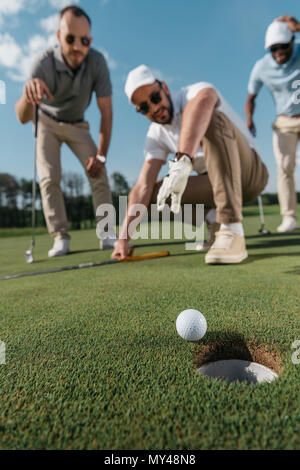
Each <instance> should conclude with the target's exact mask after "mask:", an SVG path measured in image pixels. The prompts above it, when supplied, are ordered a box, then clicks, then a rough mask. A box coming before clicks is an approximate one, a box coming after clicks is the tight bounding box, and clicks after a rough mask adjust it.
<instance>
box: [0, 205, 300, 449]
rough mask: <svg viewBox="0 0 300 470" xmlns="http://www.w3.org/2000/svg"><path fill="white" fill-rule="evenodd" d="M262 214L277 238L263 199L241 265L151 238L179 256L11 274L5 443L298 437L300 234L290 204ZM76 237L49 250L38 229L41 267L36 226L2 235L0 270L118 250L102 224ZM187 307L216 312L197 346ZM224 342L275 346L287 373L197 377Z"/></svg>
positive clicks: (241, 443) (87, 444)
mask: <svg viewBox="0 0 300 470" xmlns="http://www.w3.org/2000/svg"><path fill="white" fill-rule="evenodd" d="M265 212H266V225H267V228H269V229H270V230H272V231H273V234H272V235H270V236H268V237H262V236H260V235H259V234H258V228H259V226H260V221H259V218H258V216H257V209H255V208H248V209H246V210H245V214H246V213H247V214H248V216H247V217H246V218H245V228H246V233H247V237H248V251H249V258H248V260H247V261H246V262H244V263H243V264H240V265H236V266H207V265H205V263H204V254H199V253H195V252H189V251H185V249H184V242H181V241H173V242H172V241H171V242H169V243H168V242H166V241H153V242H151V241H148V242H144V241H140V242H138V243H137V244H138V245H139V246H140V248H137V250H136V254H139V253H144V252H150V251H160V250H169V251H170V252H171V254H172V256H170V257H168V258H164V259H157V260H151V261H145V262H139V263H123V264H117V265H110V266H103V267H100V268H91V269H86V270H81V271H71V272H63V273H58V274H49V275H43V276H38V277H31V278H24V279H19V280H11V281H1V282H0V299H1V305H0V339H1V340H2V341H4V342H5V343H6V364H5V365H4V364H3V365H0V448H1V449H176V450H177V449H191V450H192V449H300V396H299V382H300V364H299V365H294V364H293V363H292V360H291V356H292V353H293V350H292V349H291V346H292V343H293V342H294V341H295V340H300V314H299V312H300V306H299V293H300V261H299V260H300V258H299V255H300V232H299V230H298V231H296V232H293V233H292V234H287V235H278V234H275V228H276V226H277V225H278V224H279V223H280V217H279V215H278V214H279V210H278V208H277V207H266V208H265ZM299 215H300V214H299ZM72 236H73V239H72V249H73V250H74V252H73V253H72V254H70V255H69V256H67V257H63V258H60V259H52V260H49V259H48V258H47V250H48V249H49V248H50V240H49V238H48V236H47V235H39V236H38V237H37V246H36V250H35V258H36V262H35V263H34V264H33V265H30V266H27V265H26V264H25V258H24V252H25V250H26V249H28V245H29V238H28V237H18V238H4V239H2V240H1V243H0V245H1V265H0V276H1V275H4V274H13V273H17V272H24V271H34V270H41V269H50V268H52V267H59V266H66V265H73V264H78V263H85V262H89V261H100V260H105V259H109V257H110V253H109V252H99V251H98V249H97V246H98V244H97V240H96V238H95V233H94V231H86V232H74V233H73V234H72ZM186 308H196V309H198V310H200V311H201V312H202V313H203V314H204V315H205V317H206V319H207V323H208V332H207V335H206V336H205V338H204V339H203V340H202V341H200V342H199V343H198V344H191V343H187V342H185V341H184V340H182V339H181V338H180V337H179V336H178V335H177V333H176V331H175V320H176V318H177V315H178V314H179V313H180V312H181V311H182V310H184V309H186ZM224 344H225V345H226V348H225V349H226V351H225V349H224V355H225V353H226V355H227V356H228V348H229V350H230V347H232V355H234V357H236V355H237V354H238V353H237V352H236V350H235V348H234V345H235V344H239V345H240V349H241V350H242V349H243V350H244V351H246V352H247V351H248V353H249V351H250V353H251V354H252V352H253V351H254V353H255V351H257V356H255V357H261V358H262V362H263V361H264V360H267V359H268V358H271V359H272V358H273V361H274V367H276V368H277V370H278V371H279V370H280V371H281V372H280V378H279V379H278V380H277V381H276V382H273V383H272V384H263V385H257V386H247V385H244V384H239V385H237V384H231V385H226V384H225V383H224V382H219V381H215V380H213V381H212V380H210V379H208V378H204V377H200V376H198V375H197V373H196V364H195V360H196V362H197V361H198V363H199V361H200V362H201V357H203V356H205V354H206V357H207V354H208V356H209V354H213V353H209V352H207V351H213V350H214V349H219V351H220V350H221V352H222V348H223V346H224ZM230 345H231V346H230ZM250 345H251V347H250ZM205 351H206V352H205ZM229 355H230V353H229ZM299 356H300V354H299ZM197 358H198V359H197Z"/></svg>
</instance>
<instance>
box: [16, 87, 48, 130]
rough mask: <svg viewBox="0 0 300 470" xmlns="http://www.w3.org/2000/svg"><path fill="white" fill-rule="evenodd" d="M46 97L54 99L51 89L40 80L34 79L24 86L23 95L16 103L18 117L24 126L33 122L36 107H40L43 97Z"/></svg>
mask: <svg viewBox="0 0 300 470" xmlns="http://www.w3.org/2000/svg"><path fill="white" fill-rule="evenodd" d="M44 95H46V96H47V98H48V99H50V100H51V99H53V96H52V95H51V93H50V91H49V88H48V87H47V85H46V83H45V82H43V80H41V79H40V78H32V79H30V80H28V82H27V83H26V84H25V86H24V91H23V95H22V96H21V98H20V99H19V100H18V101H17V103H16V108H15V109H16V115H17V118H18V120H19V121H20V122H21V123H22V124H26V123H27V122H29V121H33V118H34V106H35V105H36V104H38V105H40V104H41V102H42V98H43V96H44Z"/></svg>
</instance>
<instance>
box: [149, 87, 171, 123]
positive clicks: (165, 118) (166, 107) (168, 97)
mask: <svg viewBox="0 0 300 470" xmlns="http://www.w3.org/2000/svg"><path fill="white" fill-rule="evenodd" d="M166 96H167V99H168V101H169V106H162V107H161V108H159V110H158V111H156V113H155V114H159V113H160V112H161V111H163V110H167V111H168V116H166V117H164V118H162V119H163V121H161V120H159V118H158V119H157V118H156V117H155V114H154V115H153V116H152V120H153V122H156V123H157V124H161V125H163V126H166V125H167V124H171V122H172V121H173V117H174V106H173V103H172V100H171V98H170V96H169V95H167V94H166Z"/></svg>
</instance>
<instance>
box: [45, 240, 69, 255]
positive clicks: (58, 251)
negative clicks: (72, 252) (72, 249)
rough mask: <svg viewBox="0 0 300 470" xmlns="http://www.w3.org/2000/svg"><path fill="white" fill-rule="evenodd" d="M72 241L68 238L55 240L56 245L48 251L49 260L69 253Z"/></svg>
mask: <svg viewBox="0 0 300 470" xmlns="http://www.w3.org/2000/svg"><path fill="white" fill-rule="evenodd" d="M69 246H70V240H68V239H67V238H59V237H56V238H54V245H53V248H51V250H49V251H48V256H49V258H54V256H64V255H66V254H68V253H69Z"/></svg>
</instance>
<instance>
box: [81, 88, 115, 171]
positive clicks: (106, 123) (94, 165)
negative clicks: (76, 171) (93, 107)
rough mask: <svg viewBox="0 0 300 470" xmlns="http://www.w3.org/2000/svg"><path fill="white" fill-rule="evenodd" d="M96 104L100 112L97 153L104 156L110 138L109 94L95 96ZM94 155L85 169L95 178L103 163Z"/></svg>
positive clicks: (110, 103) (110, 109)
mask: <svg viewBox="0 0 300 470" xmlns="http://www.w3.org/2000/svg"><path fill="white" fill-rule="evenodd" d="M97 104H98V108H99V110H100V113H101V127H100V133H99V143H98V149H97V154H98V155H102V156H104V157H106V156H107V153H108V148H109V144H110V139H111V131H112V120H113V110H112V99H111V96H106V97H104V98H97ZM95 157H96V155H91V156H90V157H89V159H88V160H87V163H86V170H87V172H88V174H89V176H90V177H92V178H97V177H98V176H100V174H101V171H102V170H103V168H104V163H102V162H100V161H99V160H98V159H97V158H95Z"/></svg>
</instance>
